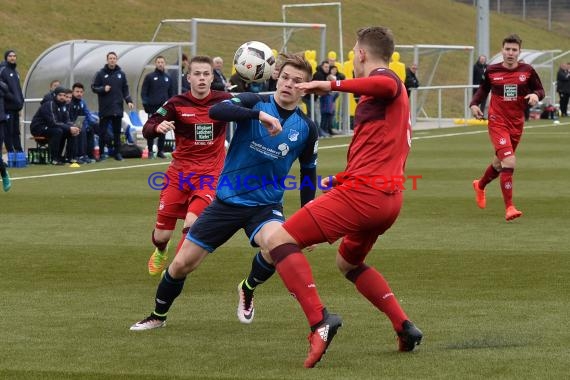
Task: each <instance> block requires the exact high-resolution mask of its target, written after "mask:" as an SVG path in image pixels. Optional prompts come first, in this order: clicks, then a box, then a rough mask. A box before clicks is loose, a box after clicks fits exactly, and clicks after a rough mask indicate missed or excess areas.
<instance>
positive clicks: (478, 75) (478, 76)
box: [473, 55, 488, 114]
mask: <svg viewBox="0 0 570 380" xmlns="http://www.w3.org/2000/svg"><path fill="white" fill-rule="evenodd" d="M486 71H487V57H485V56H484V55H480V56H479V58H478V60H477V62H476V63H475V65H473V85H476V86H479V85H480V84H481V83H482V82H483V79H484V78H485V72H486ZM477 90H478V88H477V87H475V88H474V89H473V95H475V93H476V92H477ZM487 97H488V95H485V96H484V97H483V98H482V99H481V104H478V106H479V109H480V110H481V113H483V114H485V106H486V104H487Z"/></svg>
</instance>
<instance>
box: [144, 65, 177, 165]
mask: <svg viewBox="0 0 570 380" xmlns="http://www.w3.org/2000/svg"><path fill="white" fill-rule="evenodd" d="M154 66H155V69H154V71H153V72H152V73H148V74H147V75H146V76H145V77H144V80H143V84H142V89H141V99H142V104H143V107H144V111H145V112H146V113H147V114H148V117H150V116H151V115H152V114H153V113H155V112H156V110H157V109H158V108H159V107H160V106H162V105H163V104H164V103H165V102H166V101H167V100H168V99H170V98H172V97H173V96H174V95H176V90H175V88H174V81H173V80H172V78H171V77H170V75H168V74H167V73H166V72H165V71H164V68H165V67H166V59H165V58H164V57H163V56H162V55H159V56H158V57H156V59H155V60H154ZM165 139H166V135H165V134H162V133H161V134H160V136H159V137H157V140H158V141H157V143H156V146H157V148H158V151H157V153H156V156H157V157H158V158H166V156H165V155H164V141H165ZM146 141H147V146H148V151H149V157H152V156H151V154H152V148H153V142H154V139H147V140H146Z"/></svg>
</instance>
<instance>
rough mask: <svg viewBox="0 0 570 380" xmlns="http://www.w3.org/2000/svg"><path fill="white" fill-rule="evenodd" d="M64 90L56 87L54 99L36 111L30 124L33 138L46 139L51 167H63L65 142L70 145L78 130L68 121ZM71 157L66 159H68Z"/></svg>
mask: <svg viewBox="0 0 570 380" xmlns="http://www.w3.org/2000/svg"><path fill="white" fill-rule="evenodd" d="M66 91H71V90H66V89H65V88H63V87H57V88H56V89H55V90H54V91H53V92H54V94H55V99H53V100H48V101H47V102H45V103H44V104H42V105H41V107H40V108H39V109H38V110H37V111H36V113H35V115H34V117H33V118H32V123H31V124H30V131H31V132H32V135H33V136H43V137H47V138H48V144H49V151H50V155H51V159H52V164H53V165H63V163H64V162H65V157H63V148H64V146H65V142H66V141H67V143H68V144H71V137H72V136H77V135H78V134H79V128H77V127H75V126H73V123H72V122H71V121H69V108H68V106H67V102H66ZM70 158H71V157H68V159H70Z"/></svg>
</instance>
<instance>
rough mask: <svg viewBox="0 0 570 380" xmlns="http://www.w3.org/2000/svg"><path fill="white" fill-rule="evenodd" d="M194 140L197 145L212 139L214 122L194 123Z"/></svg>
mask: <svg viewBox="0 0 570 380" xmlns="http://www.w3.org/2000/svg"><path fill="white" fill-rule="evenodd" d="M194 140H196V144H199V145H202V144H204V143H205V142H207V141H212V140H214V124H213V123H200V124H194Z"/></svg>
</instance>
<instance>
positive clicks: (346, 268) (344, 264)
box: [336, 252, 356, 276]
mask: <svg viewBox="0 0 570 380" xmlns="http://www.w3.org/2000/svg"><path fill="white" fill-rule="evenodd" d="M336 266H337V268H338V270H339V271H340V273H342V275H343V276H346V274H347V273H348V272H350V271H351V270H353V269H354V268H356V266H355V265H352V264H351V263H349V262H348V261H346V260H345V259H344V257H342V255H341V254H340V253H339V252H337V254H336Z"/></svg>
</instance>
